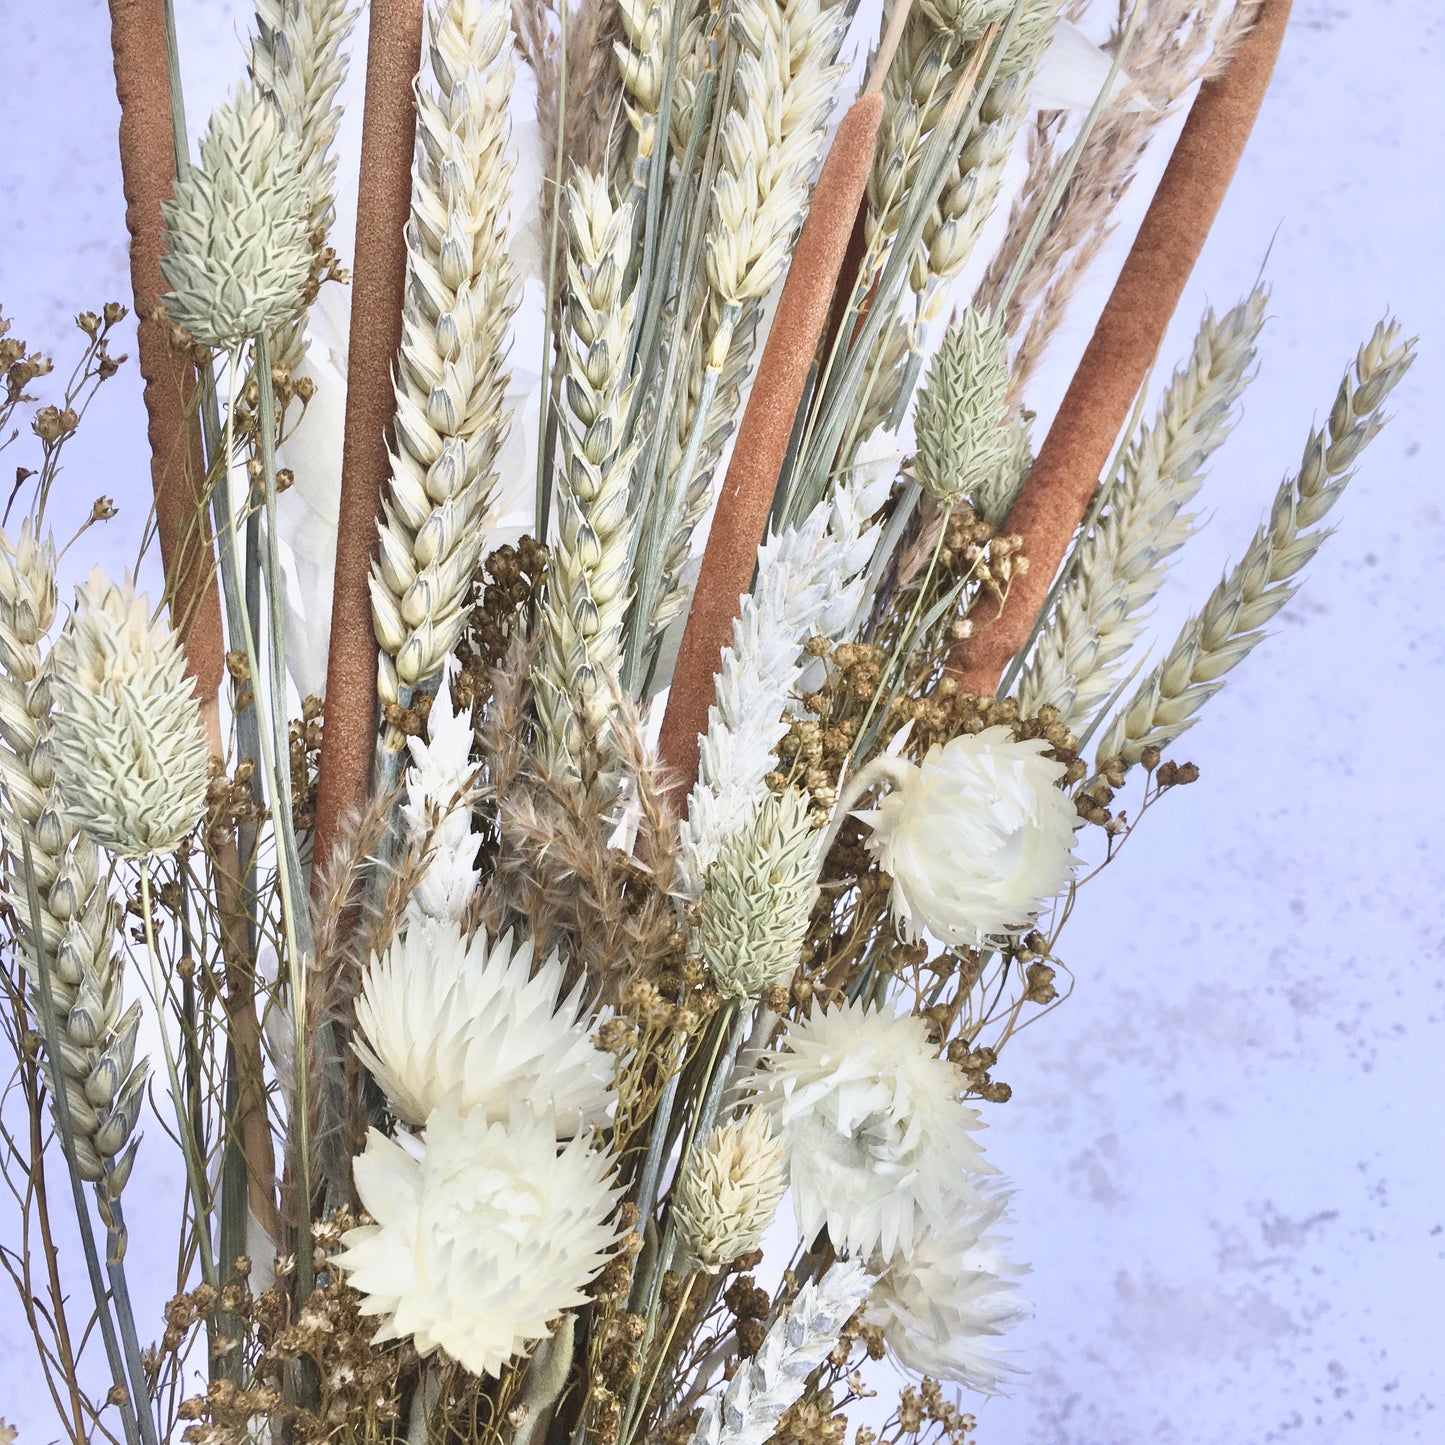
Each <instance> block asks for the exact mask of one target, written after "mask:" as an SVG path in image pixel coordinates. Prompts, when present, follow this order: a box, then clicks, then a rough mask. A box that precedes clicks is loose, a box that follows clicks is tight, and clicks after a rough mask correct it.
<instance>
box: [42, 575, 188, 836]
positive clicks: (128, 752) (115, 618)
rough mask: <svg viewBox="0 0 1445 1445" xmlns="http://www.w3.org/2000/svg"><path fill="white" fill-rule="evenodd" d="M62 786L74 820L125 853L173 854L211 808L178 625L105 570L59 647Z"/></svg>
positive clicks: (57, 744) (54, 730)
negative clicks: (155, 614)
mask: <svg viewBox="0 0 1445 1445" xmlns="http://www.w3.org/2000/svg"><path fill="white" fill-rule="evenodd" d="M52 665H53V669H54V681H53V689H54V708H53V712H52V715H51V717H52V721H51V734H50V741H51V748H52V753H53V757H54V763H55V784H56V788H57V790H58V791H59V794H60V798H61V801H62V803H63V804H64V808H65V812H66V814H67V815H68V816H69V818H70V820H71V822H72V823H73V824H74V826H75V827H77V828H79V829H81V831H82V832H85V833H87V834H89V835H90V837H92V838H93V839H94V840H95V841H96V842H97V843H99V844H100V845H101V846H102V847H104V848H108V849H109V850H110V851H111V852H112V853H115V854H118V855H120V856H121V857H127V858H131V857H142V856H145V855H148V854H154V853H169V852H172V851H173V850H174V849H176V848H177V847H179V846H180V843H181V840H182V839H183V838H185V836H186V834H187V833H189V832H190V831H191V829H192V828H194V827H195V826H196V823H197V822H198V821H199V820H200V817H201V814H202V812H203V811H204V810H205V805H206V785H207V775H208V770H209V757H208V754H207V750H206V743H205V737H204V734H203V733H202V730H201V715H200V704H199V703H198V702H197V701H196V694H195V688H194V687H193V685H192V683H191V680H190V678H188V677H187V676H186V671H185V666H186V664H185V657H184V655H183V654H182V652H181V648H180V645H179V643H178V642H177V641H176V638H175V635H174V634H173V633H172V632H171V630H170V628H169V627H167V626H166V625H165V623H164V622H161V621H158V620H157V621H155V622H152V621H151V617H150V605H149V603H148V601H147V599H146V597H145V595H144V594H141V595H139V596H137V595H136V591H135V588H134V586H133V585H132V583H131V581H130V579H129V578H127V579H126V581H125V583H124V585H122V586H117V585H116V584H115V583H114V582H111V581H110V580H109V579H108V578H106V577H105V575H104V574H103V573H102V572H101V571H100V570H99V568H97V569H96V570H95V571H94V572H92V573H91V574H90V580H89V582H87V583H86V585H85V586H84V587H82V588H80V589H79V590H78V591H77V594H76V600H75V611H74V613H73V614H72V615H71V618H70V622H69V623H68V625H67V626H66V629H65V631H64V632H63V633H62V634H61V636H60V638H59V639H58V640H57V642H56V644H55V650H54V653H53V654H52Z"/></svg>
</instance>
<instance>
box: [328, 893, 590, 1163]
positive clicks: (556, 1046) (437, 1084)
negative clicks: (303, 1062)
mask: <svg viewBox="0 0 1445 1445" xmlns="http://www.w3.org/2000/svg"><path fill="white" fill-rule="evenodd" d="M562 981H563V971H562V963H561V960H560V959H559V958H558V957H557V955H556V954H553V955H552V957H551V958H549V959H548V960H547V961H546V962H545V963H544V964H543V965H542V966H541V967H540V968H539V969H537V970H536V972H535V973H533V970H532V944H531V942H530V941H528V942H526V943H523V944H522V945H521V946H520V947H518V946H515V945H514V943H513V940H512V936H511V934H506V935H504V936H503V937H502V938H501V939H500V940H498V941H497V942H492V941H491V940H490V939H489V938H488V937H487V935H486V933H485V932H484V931H478V932H477V933H475V934H473V935H472V936H471V938H466V937H464V936H463V934H462V931H461V927H460V925H459V924H457V923H456V922H455V921H454V920H450V919H445V920H437V921H435V922H432V921H429V920H420V921H418V922H415V923H413V924H412V925H411V926H410V927H409V928H408V929H407V930H406V932H405V933H404V934H403V935H402V936H401V937H400V938H398V939H396V940H395V941H394V942H393V943H392V944H391V946H390V947H389V948H388V949H387V950H386V952H385V953H383V954H382V955H381V956H380V957H379V958H374V959H372V960H371V962H370V963H369V964H368V965H367V967H366V971H365V973H364V974H363V975H362V981H361V993H360V996H359V997H358V998H357V1000H356V1022H357V1027H358V1028H359V1029H360V1031H361V1035H362V1037H361V1038H358V1039H357V1041H356V1043H355V1048H356V1052H357V1054H358V1055H359V1056H360V1058H361V1061H362V1062H363V1063H364V1064H365V1065H366V1067H367V1068H368V1069H369V1070H370V1071H371V1074H372V1077H373V1078H375V1080H376V1082H377V1083H378V1084H380V1085H381V1087H382V1089H383V1090H384V1091H385V1092H386V1096H387V1098H388V1099H390V1100H391V1106H392V1109H393V1110H394V1111H395V1113H396V1116H397V1118H399V1119H402V1120H405V1122H406V1123H408V1124H422V1123H424V1122H425V1121H426V1119H427V1118H428V1116H429V1115H430V1114H431V1112H432V1111H433V1110H434V1109H435V1108H437V1107H438V1106H439V1105H440V1104H441V1103H442V1101H443V1100H444V1099H446V1098H447V1097H449V1096H451V1097H454V1098H456V1100H457V1101H458V1103H459V1104H460V1106H461V1107H462V1108H463V1109H467V1110H475V1111H480V1112H481V1113H483V1114H485V1115H486V1116H487V1117H488V1118H489V1119H505V1118H507V1117H508V1114H509V1113H510V1110H511V1106H512V1101H513V1100H515V1099H525V1100H526V1101H527V1102H528V1103H529V1104H531V1106H532V1107H533V1108H534V1109H535V1110H536V1111H537V1112H538V1113H539V1114H541V1113H551V1114H552V1115H553V1117H554V1119H555V1121H556V1126H557V1132H558V1134H559V1135H560V1136H561V1137H563V1138H571V1137H572V1135H574V1134H577V1133H579V1132H580V1131H581V1130H582V1129H583V1128H584V1127H585V1126H587V1125H588V1124H600V1123H601V1122H602V1121H603V1120H604V1119H605V1117H606V1114H607V1110H608V1107H609V1106H610V1104H611V1102H612V1093H611V1079H612V1058H611V1056H610V1055H609V1054H605V1053H603V1052H602V1051H601V1050H600V1049H598V1048H596V1047H595V1046H594V1045H593V1043H592V1040H591V1038H590V1037H589V1033H588V1030H589V1026H590V1023H591V1019H590V1016H589V1014H588V1012H587V1010H586V1008H585V1006H584V1004H583V1000H582V988H583V985H582V983H581V982H580V981H579V983H578V984H577V987H576V988H574V989H573V990H572V992H571V993H570V994H568V995H567V997H566V998H563V997H562V996H561V995H562Z"/></svg>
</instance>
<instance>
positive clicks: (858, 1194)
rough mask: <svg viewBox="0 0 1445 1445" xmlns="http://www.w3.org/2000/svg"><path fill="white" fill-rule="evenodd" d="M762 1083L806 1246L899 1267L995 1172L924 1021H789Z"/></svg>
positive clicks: (837, 1015)
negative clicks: (821, 1233) (819, 1236)
mask: <svg viewBox="0 0 1445 1445" xmlns="http://www.w3.org/2000/svg"><path fill="white" fill-rule="evenodd" d="M767 1065H768V1067H767V1069H766V1072H763V1073H761V1074H760V1075H759V1076H758V1077H757V1078H756V1079H755V1081H754V1088H755V1091H756V1094H757V1099H758V1103H759V1105H760V1106H761V1107H762V1108H764V1109H766V1110H768V1111H769V1112H770V1113H771V1115H772V1119H773V1124H774V1127H775V1128H776V1129H777V1131H778V1133H779V1135H780V1137H781V1138H782V1141H783V1147H784V1149H785V1150H786V1151H787V1156H788V1184H789V1187H790V1188H791V1189H792V1192H793V1206H794V1208H795V1209H796V1211H797V1216H798V1227H799V1229H800V1230H801V1232H802V1234H803V1237H804V1238H805V1239H811V1238H812V1237H813V1236H814V1235H815V1234H816V1233H817V1232H818V1230H820V1229H822V1228H823V1227H824V1226H826V1227H827V1230H828V1237H829V1239H830V1240H831V1241H832V1243H833V1247H834V1248H835V1249H837V1250H840V1251H842V1250H847V1251H849V1252H850V1253H855V1254H860V1255H865V1256H866V1255H872V1254H873V1253H874V1252H875V1251H876V1252H877V1253H878V1254H880V1255H881V1256H882V1257H883V1258H884V1259H894V1258H896V1257H897V1256H898V1255H899V1254H900V1253H902V1254H906V1253H907V1252H908V1251H909V1250H911V1249H912V1248H913V1242H914V1239H915V1237H916V1235H917V1234H918V1232H919V1230H920V1228H921V1227H923V1226H925V1225H933V1226H935V1227H937V1226H941V1225H942V1224H944V1223H945V1222H946V1221H947V1219H948V1217H949V1215H950V1214H952V1213H953V1212H954V1211H955V1210H956V1209H957V1208H958V1205H959V1201H960V1197H963V1198H965V1199H966V1198H969V1197H971V1196H972V1195H973V1194H974V1193H975V1190H974V1187H973V1186H972V1185H971V1184H970V1183H969V1181H968V1179H967V1178H966V1177H965V1172H967V1173H972V1174H979V1173H987V1172H992V1167H991V1166H990V1165H989V1164H988V1163H987V1162H986V1161H985V1160H984V1157H983V1150H982V1149H981V1148H980V1147H979V1145H978V1143H977V1142H976V1141H975V1139H974V1138H973V1131H974V1130H975V1129H978V1128H980V1127H982V1123H981V1120H980V1119H979V1116H978V1112H977V1111H976V1110H974V1109H971V1108H969V1107H968V1106H967V1105H966V1104H964V1103H963V1102H961V1100H960V1098H959V1093H960V1091H961V1089H962V1080H961V1079H960V1077H959V1075H958V1073H957V1072H956V1071H955V1069H954V1067H953V1065H952V1064H950V1063H949V1062H948V1061H947V1060H946V1059H941V1058H939V1057H938V1053H937V1051H936V1050H935V1049H934V1048H933V1046H932V1044H930V1042H929V1040H928V1033H927V1030H926V1029H925V1027H924V1024H923V1021H922V1020H921V1019H918V1018H914V1017H912V1016H911V1015H906V1014H905V1015H897V1014H894V1013H892V1012H890V1011H888V1010H886V1009H870V1008H868V1007H867V1005H866V1004H864V1003H861V1002H859V1003H850V1004H845V1005H843V1006H842V1007H839V1008H833V1009H826V1010H825V1009H815V1010H814V1011H813V1013H812V1014H811V1015H810V1016H809V1017H808V1018H807V1019H805V1020H804V1021H803V1022H802V1023H798V1024H794V1025H792V1026H791V1027H790V1028H789V1030H788V1032H787V1033H786V1034H785V1035H784V1036H783V1038H782V1040H781V1042H780V1044H779V1046H778V1048H777V1049H776V1050H775V1051H774V1052H773V1053H772V1054H770V1055H769V1056H767Z"/></svg>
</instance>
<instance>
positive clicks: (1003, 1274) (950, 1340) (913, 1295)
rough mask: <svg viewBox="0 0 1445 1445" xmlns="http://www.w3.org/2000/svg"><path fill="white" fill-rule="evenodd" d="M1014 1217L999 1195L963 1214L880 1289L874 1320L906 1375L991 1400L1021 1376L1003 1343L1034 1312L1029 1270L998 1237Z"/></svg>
mask: <svg viewBox="0 0 1445 1445" xmlns="http://www.w3.org/2000/svg"><path fill="white" fill-rule="evenodd" d="M1006 1218H1007V1201H1006V1200H1005V1199H1003V1198H999V1197H997V1196H995V1197H993V1198H991V1199H990V1200H989V1201H988V1202H987V1203H986V1204H985V1205H984V1206H983V1207H982V1208H981V1209H971V1210H966V1211H962V1212H960V1213H958V1214H957V1215H955V1217H954V1218H953V1220H951V1221H950V1222H949V1224H948V1225H946V1226H945V1227H944V1228H942V1229H930V1230H926V1231H925V1232H924V1233H922V1234H921V1235H920V1236H919V1237H918V1239H917V1240H916V1241H915V1243H914V1246H913V1248H912V1250H910V1251H909V1252H908V1254H906V1255H904V1256H903V1257H902V1258H901V1259H898V1260H896V1261H895V1262H894V1263H893V1264H892V1265H891V1266H890V1267H889V1268H887V1269H886V1270H885V1272H884V1273H883V1274H882V1276H881V1277H880V1278H879V1280H878V1283H877V1284H876V1285H875V1286H874V1287H873V1293H872V1295H871V1296H870V1297H869V1300H868V1308H867V1314H866V1318H867V1320H868V1323H869V1324H871V1325H876V1326H877V1327H878V1328H879V1329H881V1330H882V1331H883V1342H884V1344H885V1345H887V1347H888V1349H889V1351H890V1352H891V1353H892V1355H893V1356H894V1358H895V1359H896V1360H897V1361H898V1363H899V1364H900V1365H901V1366H902V1367H903V1368H904V1369H905V1370H912V1371H913V1372H914V1373H916V1374H919V1375H927V1376H929V1377H930V1378H931V1379H934V1380H951V1381H953V1382H954V1383H955V1384H959V1385H966V1386H968V1388H969V1389H971V1390H978V1391H980V1392H981V1393H982V1394H985V1395H994V1394H997V1393H998V1392H999V1387H1000V1382H1001V1380H1002V1378H1003V1376H1004V1375H1005V1374H1012V1373H1015V1372H1016V1370H1017V1367H1016V1366H1015V1365H1013V1364H1011V1363H1009V1361H1008V1360H1007V1359H1006V1358H1004V1357H1003V1355H1002V1354H1001V1352H1000V1345H999V1339H1000V1336H1002V1335H1003V1334H1004V1333H1005V1332H1006V1331H1007V1330H1008V1329H1009V1328H1010V1327H1012V1326H1013V1325H1014V1324H1016V1323H1017V1322H1018V1321H1019V1320H1021V1319H1023V1318H1024V1316H1025V1314H1026V1311H1027V1306H1026V1304H1025V1302H1024V1301H1023V1300H1022V1299H1021V1298H1020V1297H1019V1294H1018V1287H1017V1285H1016V1284H1015V1283H1014V1280H1015V1277H1016V1276H1018V1275H1020V1274H1024V1273H1026V1269H1025V1268H1024V1267H1020V1266H1018V1265H1013V1264H1009V1263H1008V1262H1007V1261H1006V1260H1005V1259H1004V1257H1003V1254H1002V1249H1003V1246H1004V1245H1006V1244H1007V1243H1008V1240H1007V1239H1006V1238H1003V1237H1001V1236H999V1235H996V1234H994V1233H992V1232H991V1231H992V1230H993V1228H994V1227H995V1225H997V1224H999V1223H1002V1222H1006Z"/></svg>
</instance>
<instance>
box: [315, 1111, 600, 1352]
mask: <svg viewBox="0 0 1445 1445" xmlns="http://www.w3.org/2000/svg"><path fill="white" fill-rule="evenodd" d="M356 1191H357V1194H358V1195H359V1196H360V1198H361V1202H362V1204H363V1205H364V1206H365V1208H366V1210H367V1212H368V1213H369V1214H370V1215H371V1217H372V1218H373V1219H374V1220H375V1221H376V1223H375V1224H367V1225H362V1226H361V1227H360V1228H357V1229H352V1230H348V1231H347V1233H346V1234H345V1235H344V1236H343V1238H342V1243H343V1245H344V1246H345V1251H344V1252H343V1253H342V1254H340V1255H338V1256H336V1258H335V1260H334V1261H333V1262H334V1263H335V1264H336V1265H337V1266H339V1267H340V1268H341V1269H344V1270H346V1271H347V1272H348V1273H349V1274H350V1276H351V1283H352V1285H353V1286H355V1288H357V1289H358V1290H360V1291H361V1292H362V1293H363V1294H365V1295H366V1296H367V1298H366V1300H365V1302H364V1303H363V1304H362V1306H361V1311H362V1313H363V1314H367V1315H384V1316H385V1317H386V1319H385V1323H384V1324H383V1325H382V1326H381V1328H380V1330H378V1332H377V1335H376V1339H377V1341H378V1342H380V1341H383V1340H390V1339H404V1338H406V1337H408V1336H410V1337H411V1339H412V1341H413V1342H414V1344H415V1345H416V1348H417V1351H418V1353H419V1354H423V1355H426V1354H430V1353H431V1352H432V1351H433V1350H435V1349H438V1348H440V1349H442V1350H444V1351H445V1352H446V1353H447V1354H448V1355H450V1356H451V1357H452V1359H454V1360H456V1361H458V1362H459V1363H460V1364H462V1365H463V1366H465V1367H466V1368H467V1369H468V1370H470V1371H472V1373H473V1374H476V1375H495V1374H497V1373H499V1372H500V1370H501V1369H502V1367H503V1366H504V1365H505V1364H506V1363H507V1361H508V1360H510V1359H511V1358H512V1357H513V1356H514V1355H516V1354H517V1353H518V1352H519V1351H521V1350H523V1349H525V1348H526V1347H527V1346H528V1345H529V1344H531V1343H532V1342H533V1341H535V1340H540V1339H543V1338H545V1337H546V1335H547V1331H548V1326H549V1325H550V1324H551V1323H552V1321H553V1320H555V1319H556V1318H557V1316H558V1315H560V1314H561V1313H562V1312H563V1311H564V1310H568V1309H572V1308H573V1307H574V1306H576V1305H580V1304H582V1303H584V1302H585V1300H586V1295H585V1293H584V1291H585V1290H586V1288H587V1285H588V1284H589V1283H590V1282H591V1281H592V1280H593V1279H594V1278H595V1277H596V1276H597V1274H598V1272H599V1271H600V1270H601V1269H602V1267H603V1265H604V1264H606V1262H607V1258H608V1256H609V1255H610V1254H611V1252H612V1248H613V1246H614V1244H615V1243H616V1241H617V1238H618V1228H617V1225H616V1224H615V1223H613V1222H609V1216H611V1214H612V1212H613V1207H614V1205H615V1204H616V1200H617V1186H616V1182H615V1177H614V1175H613V1172H612V1167H611V1161H610V1159H609V1157H608V1156H607V1155H606V1154H603V1153H601V1152H599V1151H598V1150H596V1149H594V1148H592V1147H591V1140H590V1139H589V1138H587V1137H578V1138H576V1139H573V1140H572V1141H571V1142H570V1143H568V1144H565V1145H563V1146H561V1147H560V1148H559V1146H558V1141H557V1136H556V1134H555V1133H554V1132H553V1130H552V1127H551V1123H550V1121H547V1120H538V1119H535V1118H533V1117H532V1116H531V1115H530V1114H529V1113H527V1112H526V1111H525V1110H519V1111H517V1112H514V1114H513V1116H512V1117H511V1119H510V1120H508V1121H507V1122H499V1123H492V1122H489V1121H488V1119H487V1116H486V1115H485V1114H484V1113H483V1112H482V1111H481V1110H480V1109H472V1110H469V1111H467V1112H466V1113H463V1112H461V1111H460V1110H459V1109H458V1108H457V1106H456V1104H455V1102H454V1101H453V1102H448V1103H447V1104H445V1105H443V1106H442V1107H441V1108H439V1109H437V1110H436V1112H435V1113H433V1114H432V1116H431V1118H430V1119H429V1120H428V1121H427V1130H426V1135H425V1138H424V1139H421V1140H419V1139H414V1138H412V1137H411V1136H409V1135H401V1136H399V1137H398V1138H397V1139H388V1138H387V1137H386V1136H385V1135H384V1134H381V1133H378V1132H377V1131H376V1130H375V1129H373V1130H372V1131H371V1134H370V1136H369V1137H368V1139H367V1142H366V1152H365V1153H364V1154H362V1155H361V1156H360V1158H358V1159H357V1161H356Z"/></svg>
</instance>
